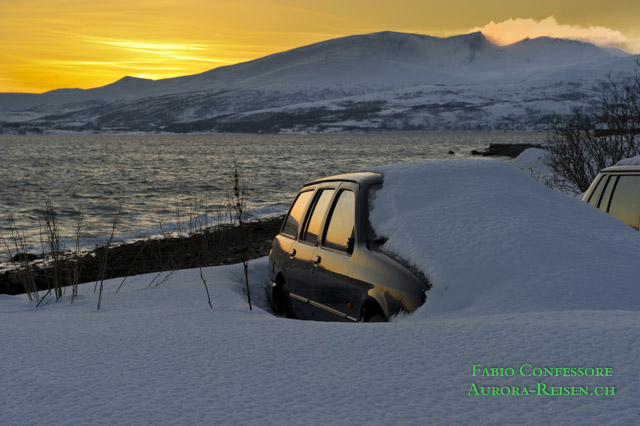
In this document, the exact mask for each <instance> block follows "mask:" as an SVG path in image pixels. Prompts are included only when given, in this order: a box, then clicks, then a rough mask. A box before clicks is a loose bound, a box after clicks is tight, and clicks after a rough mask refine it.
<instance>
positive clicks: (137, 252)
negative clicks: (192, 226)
mask: <svg viewBox="0 0 640 426" xmlns="http://www.w3.org/2000/svg"><path fill="white" fill-rule="evenodd" d="M283 219H284V215H280V216H277V217H272V218H268V219H261V220H256V221H252V222H247V223H245V224H244V229H241V228H240V227H239V226H238V225H219V226H217V227H214V228H211V229H208V230H205V231H204V232H203V233H197V234H193V235H190V236H188V237H163V238H158V239H145V240H142V241H135V242H130V243H122V244H118V245H115V246H112V247H110V248H109V249H108V250H109V251H108V261H107V266H106V270H105V274H104V277H103V279H112V278H123V279H124V278H126V277H129V276H133V275H141V274H147V273H154V272H171V271H176V270H179V269H191V268H198V267H209V266H219V265H231V264H235V263H240V262H242V258H243V252H244V255H245V256H246V259H247V260H251V259H256V258H259V257H263V256H266V255H268V254H269V250H270V248H271V243H272V241H273V238H274V237H275V236H276V234H277V233H278V232H279V230H280V226H281V224H282V221H283ZM104 251H105V246H98V247H96V248H95V249H93V250H91V251H89V252H88V253H86V254H83V255H82V256H81V257H80V258H79V260H78V262H79V263H78V265H79V266H80V275H79V283H86V282H94V281H96V280H100V276H99V270H100V260H101V259H102V258H103V257H104V254H105V253H104ZM38 260H40V259H33V260H32V261H30V262H29V268H30V271H27V272H26V273H29V274H32V275H33V278H34V280H35V283H36V285H37V288H38V290H40V291H42V290H48V289H49V288H50V287H53V284H52V283H51V279H52V275H53V273H54V266H53V265H49V266H47V267H40V266H37V265H35V264H34V261H38ZM14 264H15V265H16V268H20V266H19V264H18V263H17V262H15V263H14ZM74 265H75V261H71V260H65V261H64V262H63V266H67V267H71V266H74ZM24 273H25V271H24V270H21V269H18V270H15V269H14V270H10V271H5V272H3V273H2V274H0V294H7V295H17V294H23V293H25V289H24V286H23V284H22V282H21V277H20V274H24ZM63 278H64V277H63ZM68 285H70V284H69V283H66V284H65V285H64V286H68Z"/></svg>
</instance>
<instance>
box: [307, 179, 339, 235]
mask: <svg viewBox="0 0 640 426" xmlns="http://www.w3.org/2000/svg"><path fill="white" fill-rule="evenodd" d="M334 192H336V191H335V189H321V190H320V191H319V194H318V195H317V196H316V199H315V203H314V205H313V207H312V211H311V216H310V217H309V219H307V225H306V230H305V233H304V236H303V237H302V239H303V240H305V241H306V242H308V243H311V244H315V243H317V242H318V235H320V226H321V225H322V219H323V218H324V214H325V213H326V212H327V209H328V208H329V202H330V201H331V198H333V193H334Z"/></svg>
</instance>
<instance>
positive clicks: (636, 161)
mask: <svg viewBox="0 0 640 426" xmlns="http://www.w3.org/2000/svg"><path fill="white" fill-rule="evenodd" d="M616 166H640V155H636V156H635V157H631V158H625V159H624V160H620V161H618V162H617V163H616Z"/></svg>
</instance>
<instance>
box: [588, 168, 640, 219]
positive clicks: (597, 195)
mask: <svg viewBox="0 0 640 426" xmlns="http://www.w3.org/2000/svg"><path fill="white" fill-rule="evenodd" d="M582 200H583V201H586V202H587V203H589V204H591V205H592V206H594V207H596V208H599V209H600V210H602V211H604V212H607V213H609V214H611V215H612V216H614V217H616V218H618V219H619V220H621V221H622V222H624V223H626V224H627V225H629V226H631V227H632V228H634V229H636V230H640V166H613V167H607V168H606V169H603V170H601V171H600V173H598V175H597V176H596V177H595V179H594V180H593V182H592V183H591V186H589V189H587V191H586V192H585V193H584V196H583V197H582Z"/></svg>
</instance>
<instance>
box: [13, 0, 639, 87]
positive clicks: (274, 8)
mask: <svg viewBox="0 0 640 426" xmlns="http://www.w3.org/2000/svg"><path fill="white" fill-rule="evenodd" d="M384 30H392V31H402V32H413V33H419V34H428V35H433V36H439V37H444V36H450V35H455V34H462V33H467V32H470V31H483V32H484V33H485V35H487V36H488V37H489V38H490V39H492V40H493V41H495V42H496V43H499V44H508V43H512V42H515V41H518V40H521V39H522V38H525V37H538V36H542V35H549V36H554V37H565V38H574V39H579V40H584V41H591V42H594V43H596V44H599V45H606V46H615V47H619V48H622V49H624V50H626V51H628V52H631V53H640V1H638V0H608V1H602V0H577V1H574V0H569V1H567V0H562V1H558V0H536V1H526V2H517V1H511V0H510V1H506V0H483V1H478V0H456V1H444V0H432V1H429V0H394V1H389V0H385V1H378V0H340V1H339V0H319V1H316V0H298V1H293V0H271V1H261V0H235V1H234V0H227V1H223V0H181V1H173V0H109V1H104V0H56V1H52V0H0V92H44V91H48V90H52V89H57V88H75V87H78V88H91V87H98V86H103V85H106V84H109V83H112V82H114V81H116V80H118V79H120V78H122V77H124V76H125V75H129V76H135V77H142V78H152V79H159V78H167V77H176V76H180V75H187V74H195V73H199V72H203V71H206V70H209V69H212V68H216V67H218V66H222V65H231V64H234V63H237V62H242V61H247V60H250V59H255V58H258V57H261V56H264V55H267V54H270V53H276V52H280V51H283V50H287V49H291V48H294V47H298V46H302V45H306V44H310V43H314V42H319V41H323V40H327V39H331V38H335V37H341V36H346V35H352V34H364V33H371V32H377V31H384Z"/></svg>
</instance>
